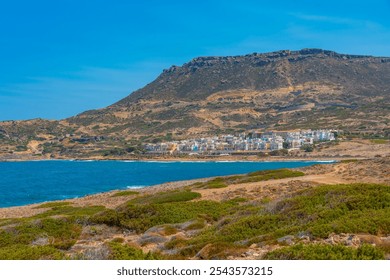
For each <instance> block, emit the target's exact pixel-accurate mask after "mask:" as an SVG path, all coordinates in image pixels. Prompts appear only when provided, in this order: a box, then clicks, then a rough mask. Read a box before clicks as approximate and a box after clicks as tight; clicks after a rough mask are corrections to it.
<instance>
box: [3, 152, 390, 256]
mask: <svg viewBox="0 0 390 280" xmlns="http://www.w3.org/2000/svg"><path fill="white" fill-rule="evenodd" d="M389 170H390V158H389V157H383V158H373V159H365V160H345V161H341V162H339V163H335V164H328V165H314V166H311V167H306V168H300V169H297V170H296V171H294V170H291V171H288V172H287V171H286V172H287V173H285V172H284V171H281V173H280V172H279V173H278V171H277V172H276V173H272V172H271V174H266V173H262V172H260V173H259V175H257V174H252V175H251V174H249V175H247V176H227V177H223V178H208V179H202V180H193V181H183V182H171V183H166V184H162V185H158V186H154V187H148V188H144V189H139V190H136V192H134V191H113V192H109V193H102V194H97V195H91V196H86V197H83V198H78V199H71V200H65V201H60V202H53V203H45V204H38V205H29V206H23V207H12V208H3V209H0V217H1V220H0V226H1V228H0V232H2V233H4V232H8V233H9V232H15V230H16V228H17V227H18V225H19V224H20V223H27V224H29V225H30V227H31V226H32V225H33V227H35V226H34V225H36V224H37V223H38V225H39V226H38V227H39V228H42V221H43V220H44V219H50V220H61V221H64V220H65V221H67V222H70V221H71V220H72V218H70V217H71V216H72V215H76V216H78V215H79V214H77V213H78V212H85V211H86V212H88V214H85V213H84V214H82V215H81V214H80V217H79V218H77V219H79V220H78V222H77V219H76V224H79V225H78V226H79V227H80V228H79V230H78V234H77V235H76V236H75V237H73V238H71V240H72V242H71V244H69V246H66V249H64V248H62V249H60V253H61V256H62V257H61V258H63V257H66V258H83V259H107V258H136V259H138V258H149V257H150V258H168V259H169V258H175V259H176V258H180V259H181V258H185V259H186V258H191V259H210V258H211V259H215V258H216V259H219V258H222V259H262V258H272V256H274V255H272V252H275V254H276V255H277V256H276V255H275V256H276V257H277V258H290V257H291V258H295V257H297V258H310V257H305V255H302V256H301V257H299V255H298V256H296V255H291V254H292V253H291V252H290V253H283V250H285V249H286V248H290V247H291V246H292V247H291V248H294V250H295V249H296V248H298V249H299V250H301V249H302V248H309V247H302V248H301V247H299V246H320V247H321V246H325V247H326V248H327V249H329V248H338V249H337V250H339V249H340V248H344V247H345V248H347V249H346V250H349V248H350V249H351V250H360V249H359V248H364V250H369V249H367V248H368V247H367V248H366V246H371V247H372V246H374V247H372V248H382V249H381V251H380V252H382V254H384V255H382V257H383V256H385V257H386V258H390V252H389V247H390V236H389V234H390V231H389V228H388V227H389V222H390V221H389V219H388V216H387V217H386V216H384V220H383V221H378V222H377V224H376V226H375V225H374V227H379V229H377V230H375V231H372V230H369V229H365V227H364V226H362V228H359V226H358V225H357V228H356V227H351V229H350V231H344V230H343V228H344V229H346V228H347V227H343V226H341V225H340V226H334V229H333V230H325V233H316V231H317V230H319V229H318V228H317V227H313V228H311V229H310V228H309V229H306V230H301V231H298V232H296V233H295V234H285V235H283V234H279V235H276V236H275V237H273V238H274V239H270V238H271V237H270V236H268V235H269V234H271V235H272V236H274V235H273V233H271V232H273V231H275V230H276V229H272V226H270V228H269V229H268V230H266V231H265V232H264V233H266V232H268V233H266V234H265V235H264V233H263V234H260V235H257V234H252V233H244V232H245V231H244V232H242V233H240V234H238V233H237V232H234V233H232V238H233V239H232V241H234V240H236V239H237V240H236V241H235V242H233V243H232V241H229V240H228V239H227V240H225V241H223V242H222V241H214V242H216V243H213V240H214V239H215V238H216V237H215V238H214V237H213V238H212V237H208V231H210V232H213V231H215V230H216V232H215V233H214V234H215V236H219V234H220V233H218V232H219V231H222V232H224V231H226V230H228V229H229V228H230V229H229V230H232V229H231V227H232V226H233V225H236V224H241V226H244V227H249V229H251V228H252V227H256V226H255V225H254V224H252V225H251V222H249V221H250V220H251V219H252V218H254V217H256V218H259V217H262V216H261V215H266V216H267V215H268V216H269V215H271V216H275V217H277V216H278V215H282V213H284V211H285V210H284V209H283V208H284V207H286V206H283V205H288V203H289V202H288V201H290V200H294V199H299V198H298V197H299V196H305V195H308V194H311V193H312V192H313V191H316V190H322V191H325V193H324V195H325V197H327V196H329V195H331V193H335V194H333V195H336V193H337V189H343V190H344V191H345V189H348V188H352V189H354V188H358V189H362V190H363V191H364V188H367V189H373V191H374V192H375V188H379V189H381V188H384V189H386V188H387V191H385V196H384V197H381V199H382V200H383V202H381V203H382V208H381V210H378V211H385V213H387V212H388V211H389V192H388V191H389V186H390V172H389ZM254 175H255V176H254ZM283 177H285V178H283ZM273 178H274V179H273ZM356 184H357V185H356ZM359 184H360V185H359ZM362 184H363V185H362ZM373 184H374V185H373ZM326 186H329V187H328V188H330V189H329V190H328V189H324V188H326ZM385 186H387V187H385ZM344 191H343V192H344ZM360 191H361V190H360ZM360 191H359V190H358V192H360ZM187 195H190V196H189V197H188V198H187ZM358 197H359V196H358V194H357V196H356V197H355V196H353V198H349V197H348V196H346V197H344V198H340V199H342V200H343V201H344V200H345V201H349V200H350V199H352V200H351V203H352V201H355V202H353V203H358V201H359V199H358ZM313 199H314V198H313ZM364 199H368V200H370V199H371V198H370V196H369V195H367V197H365V198H364ZM374 199H375V198H374ZM175 201H176V202H175ZM336 201H337V203H344V202H345V201H344V202H340V201H339V200H336ZM333 203H336V202H333ZM337 203H336V204H337ZM365 203H366V202H365ZM192 204H193V206H191V207H195V209H196V208H197V206H196V205H198V209H197V210H191V211H190V210H188V209H187V206H189V205H192ZM336 204H335V206H334V207H336V208H337V206H336ZM97 205H98V207H99V209H95V208H96V207H97ZM153 205H155V206H153ZM168 205H171V207H173V208H175V207H179V208H178V209H177V210H178V211H180V209H181V207H182V209H183V213H184V214H183V213H182V214H176V213H175V212H171V214H169V215H173V216H175V217H165V215H166V214H167V213H165V212H164V211H168V212H170V211H174V210H172V209H170V210H167V209H165V208H164V207H163V206H168ZM352 205H353V204H352ZM328 206H329V205H328V204H325V205H324V206H322V207H328ZM94 207H95V208H94ZM160 207H163V208H161V209H160ZM205 207H206V208H205ZM225 207H226V208H225ZM231 207H232V208H231ZM343 207H344V206H343ZM350 207H352V206H350ZM359 207H360V206H359ZM365 207H369V206H367V205H366V206H365ZM214 208H215V209H214ZM220 208H222V209H220ZM83 209H89V210H83ZM131 209H132V210H131ZM202 209H203V210H202ZM212 209H214V210H212ZM229 209H230V210H229ZM234 209H235V210H234ZM198 210H199V211H200V212H199V213H197V211H198ZM210 210H211V211H212V212H213V211H215V213H213V214H211V213H210V214H207V213H209V211H210ZM128 211H130V212H128ZM132 211H135V212H132ZM139 211H141V212H139ZM143 211H145V213H142V212H143ZM187 211H190V212H189V213H187ZM192 211H195V212H196V213H194V215H193V214H191V213H192ZM219 211H221V213H220V214H217V213H219ZM225 211H227V212H225ZM232 211H233V212H232ZM327 211H328V210H327ZM329 211H330V210H329ZM340 211H341V210H340ZM350 211H351V213H353V211H354V210H353V208H351V209H350ZM359 211H363V212H361V213H362V214H361V215H362V216H364V215H366V213H365V212H364V208H362V209H360V210H359ZM369 211H374V210H369ZM386 211H387V212H386ZM89 212H90V213H89ZM279 212H280V213H279ZM115 213H117V214H118V215H119V216H116V214H115ZM121 213H122V214H121ZM125 213H126V214H125ZM137 213H138V214H137ZM148 213H149V214H148ZM202 213H203V214H202ZM261 213H263V214H261ZM267 213H268V214H267ZM278 213H279V214H278ZM319 213H321V211H319ZM324 213H326V212H324ZM348 213H349V212H348V211H347V212H345V215H349V214H348ZM114 214H115V215H114ZM69 215H71V216H69ZM112 215H114V216H112ZM122 215H125V216H122ZM144 215H147V216H144ZM149 215H151V216H149ZM176 215H179V216H177V217H176ZM181 215H184V216H183V217H181ZM186 215H188V217H186ZM210 215H211V216H210ZM213 215H216V216H214V217H213ZM283 215H288V214H287V213H285V214H283ZM301 215H302V219H304V218H303V217H304V216H305V215H306V214H304V213H302V214H301ZM313 215H316V214H315V213H313ZM324 215H325V214H324ZM332 215H336V214H332ZM148 216H149V217H148ZM160 216H161V217H160ZM81 217H83V218H81ZM115 217H116V218H115ZM154 217H156V219H157V220H154ZM158 217H160V218H161V221H159V218H158ZM164 217H165V218H164ZM191 217H193V218H191ZM80 219H81V220H80ZM132 219H133V220H132ZM171 219H172V222H170V221H171ZM261 219H263V218H261ZM291 219H292V218H291ZM311 219H317V218H311ZM354 219H356V218H354ZM361 219H363V218H361ZM374 220H375V219H374ZM179 221H180V222H179ZM245 221H247V222H245ZM73 222H75V221H73ZM264 222H265V221H264ZM144 223H145V224H144ZM242 223H243V224H242ZM246 223H249V224H246ZM268 223H270V224H272V223H273V222H271V221H269V222H268ZM334 223H336V221H335V222H334ZM383 223H384V224H383ZM245 224H246V226H245ZM265 225H266V224H265ZM265 225H264V224H263V225H261V226H260V225H259V227H260V228H262V227H264V226H265ZM302 227H303V228H304V226H302ZM321 227H322V226H320V228H321ZM339 227H340V228H339ZM218 228H220V229H218ZM237 230H239V229H238V228H235V231H237ZM251 230H253V229H251ZM239 231H241V230H239ZM270 231H271V232H270ZM288 231H290V230H287V231H286V232H288ZM321 231H322V230H321ZM328 231H329V233H327V232H328ZM276 232H278V230H276ZM292 232H294V230H292ZM259 233H261V231H260V232H259ZM237 234H238V235H237ZM246 235H248V237H250V238H249V239H248V238H244V237H245V236H246ZM280 235H283V236H280ZM240 236H241V237H240ZM262 236H263V237H262ZM265 236H268V237H267V238H266V237H265ZM242 238H243V239H242ZM56 239H57V237H50V233H45V234H42V233H41V234H38V236H36V237H34V240H32V241H31V242H32V243H30V244H29V245H28V246H33V247H34V246H50V245H51V244H56V242H58V241H56ZM207 239H210V241H207ZM239 240H241V241H239ZM221 242H222V243H221ZM198 244H199V246H197V245H198ZM202 244H203V245H202ZM61 246H62V245H61ZM61 246H60V247H61ZM294 246H295V247H294ZM297 246H298V247H297ZM327 246H330V247H327ZM335 246H336V247H335ZM340 246H341V247H340ZM361 246H363V247H361ZM325 247H324V248H325ZM371 247H369V248H371ZM129 248H131V250H130V251H131V252H132V253H131V254H130V253H129V252H128V251H129ZM186 248H187V249H186ZM190 248H191V249H190ZM321 248H322V247H321ZM134 250H135V251H134ZM321 250H322V249H321ZM332 250H333V249H332ZM340 250H341V249H340ZM342 250H344V249H342ZM375 250H376V249H375ZM314 251H315V250H314ZM126 252H127V253H126ZM134 252H137V253H134ZM280 252H282V253H280ZM351 252H352V251H351ZM377 253H378V252H376V253H375V254H377ZM126 254H130V255H126ZM134 254H135V255H134ZM280 254H282V255H280ZM286 254H287V255H286ZM340 254H341V253H340ZM346 254H347V253H346ZM348 254H349V253H348ZM348 254H347V255H346V256H344V257H345V258H348V256H349V255H348ZM351 254H352V253H351ZM368 254H371V253H368ZM0 256H1V252H0ZM50 256H51V257H50ZM50 256H49V258H52V257H53V256H54V258H56V257H58V256H57V255H50ZM275 256H274V257H275ZM289 256H290V257H289ZM329 256H333V255H329ZM329 256H328V257H329ZM336 256H337V255H336ZM370 256H371V255H370ZM370 256H366V257H367V258H370ZM375 256H377V255H375ZM317 257H319V258H321V255H319V256H317ZM317 257H314V258H317ZM333 257H334V256H333ZM339 257H340V258H343V257H341V255H340V256H339ZM371 257H372V256H371ZM40 258H48V256H45V255H42V256H40ZM322 258H327V257H326V256H322ZM355 258H356V256H355ZM357 258H359V257H357Z"/></svg>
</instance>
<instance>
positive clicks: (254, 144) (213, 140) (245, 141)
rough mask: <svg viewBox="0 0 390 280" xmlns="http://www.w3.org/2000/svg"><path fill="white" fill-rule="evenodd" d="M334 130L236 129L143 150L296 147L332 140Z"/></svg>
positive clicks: (174, 151)
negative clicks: (275, 130) (246, 130)
mask: <svg viewBox="0 0 390 280" xmlns="http://www.w3.org/2000/svg"><path fill="white" fill-rule="evenodd" d="M336 133H337V131H336V130H331V129H319V130H310V129H309V130H301V131H294V132H292V131H284V132H272V131H269V132H263V133H256V132H252V133H240V134H238V135H221V136H213V137H205V138H196V139H187V140H180V141H169V142H161V143H156V144H146V145H145V146H144V148H145V150H146V151H147V153H151V154H168V153H169V154H189V155H191V154H192V155H196V154H215V155H229V154H230V153H237V152H240V151H243V152H251V151H255V152H259V151H275V150H282V149H300V148H302V147H304V146H311V145H313V144H314V143H316V142H324V141H334V140H336V137H335V135H336Z"/></svg>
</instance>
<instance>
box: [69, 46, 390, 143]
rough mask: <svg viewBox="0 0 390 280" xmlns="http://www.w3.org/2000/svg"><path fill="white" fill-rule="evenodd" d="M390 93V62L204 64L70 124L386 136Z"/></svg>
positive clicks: (329, 57)
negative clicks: (383, 132)
mask: <svg viewBox="0 0 390 280" xmlns="http://www.w3.org/2000/svg"><path fill="white" fill-rule="evenodd" d="M389 86H390V58H379V57H371V56H357V55H343V54H338V53H335V52H332V51H325V50H320V49H304V50H300V51H279V52H273V53H266V54H256V53H255V54H251V55H245V56H228V57H199V58H195V59H193V60H192V61H190V62H188V63H186V64H184V65H183V66H181V67H178V66H172V67H171V68H169V69H167V70H164V71H163V73H162V74H161V75H160V76H159V77H158V78H157V79H156V80H155V81H153V82H152V83H150V84H148V85H147V86H145V87H144V88H142V89H140V90H137V91H135V92H134V93H132V94H130V95H129V96H127V97H126V98H124V99H122V100H120V101H119V102H117V103H115V104H113V105H111V106H109V107H107V108H105V109H101V110H94V111H88V112H85V113H83V114H80V115H78V116H76V117H73V118H70V119H68V121H69V122H70V123H72V124H77V125H81V126H91V125H96V124H106V125H110V129H111V130H110V132H114V131H118V132H120V134H121V135H133V134H137V135H143V134H150V133H164V132H165V133H166V132H173V133H179V134H180V133H183V134H188V133H190V134H192V133H193V134H196V133H204V134H209V133H214V132H215V131H226V130H231V131H236V130H247V129H258V128H260V129H274V128H275V127H279V128H295V127H313V126H315V127H324V126H326V127H332V128H344V129H363V130H364V129H366V130H378V129H383V128H388V126H389V125H388V124H389V123H388V121H389V114H388V113H389V100H390V99H389V95H390V87H389ZM386 122H387V123H386ZM113 123H116V125H115V128H111V125H112V124H113ZM99 131H100V130H99ZM103 131H104V129H103V130H102V132H103Z"/></svg>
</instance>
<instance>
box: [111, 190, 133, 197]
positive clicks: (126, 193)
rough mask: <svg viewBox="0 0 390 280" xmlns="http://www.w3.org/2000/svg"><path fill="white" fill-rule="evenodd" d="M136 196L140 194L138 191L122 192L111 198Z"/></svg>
mask: <svg viewBox="0 0 390 280" xmlns="http://www.w3.org/2000/svg"><path fill="white" fill-rule="evenodd" d="M136 194H139V192H136V191H120V192H117V193H114V194H113V195H111V197H118V196H128V195H136Z"/></svg>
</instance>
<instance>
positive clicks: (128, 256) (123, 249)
mask: <svg viewBox="0 0 390 280" xmlns="http://www.w3.org/2000/svg"><path fill="white" fill-rule="evenodd" d="M108 246H109V248H110V251H111V254H110V259H112V260H161V259H163V258H162V256H161V255H159V254H157V253H151V252H148V253H146V254H145V253H144V252H143V251H142V250H141V249H137V248H134V247H131V246H129V245H126V244H122V243H118V242H109V243H108Z"/></svg>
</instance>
